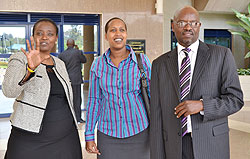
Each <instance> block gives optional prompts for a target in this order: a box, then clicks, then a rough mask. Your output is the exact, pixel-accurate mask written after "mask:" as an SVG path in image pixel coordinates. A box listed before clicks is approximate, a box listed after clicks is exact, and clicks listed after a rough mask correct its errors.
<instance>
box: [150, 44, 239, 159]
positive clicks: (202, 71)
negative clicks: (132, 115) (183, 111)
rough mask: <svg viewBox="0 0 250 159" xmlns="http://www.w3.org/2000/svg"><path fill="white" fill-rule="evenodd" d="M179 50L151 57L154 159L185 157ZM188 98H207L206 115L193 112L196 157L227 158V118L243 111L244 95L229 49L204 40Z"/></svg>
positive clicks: (151, 142) (151, 127)
mask: <svg viewBox="0 0 250 159" xmlns="http://www.w3.org/2000/svg"><path fill="white" fill-rule="evenodd" d="M178 74H179V71H178V55H177V50H176V49H175V50H173V51H170V52H167V53H165V54H163V55H162V56H160V57H158V58H157V59H156V60H154V61H153V64H152V76H151V78H152V79H151V101H150V102H151V116H150V118H151V119H150V144H151V145H150V146H151V159H181V158H182V137H181V121H180V119H177V118H176V116H175V114H174V108H175V107H176V106H177V105H178V104H179V103H180V87H179V75H178ZM187 99H188V100H200V99H203V106H204V113H205V114H204V116H203V115H201V114H200V113H198V114H195V115H191V120H192V140H193V149H194V156H195V159H229V128H228V116H229V115H230V114H233V113H235V112H237V111H239V110H240V109H241V107H242V106H243V94H242V91H241V88H240V83H239V78H238V74H237V71H236V65H235V61H234V58H233V55H232V53H231V51H230V50H229V49H228V48H225V47H221V46H216V45H210V44H205V43H203V42H201V41H200V43H199V48H198V52H197V58H196V62H195V67H194V72H193V77H192V83H191V88H190V93H189V95H188V97H187Z"/></svg>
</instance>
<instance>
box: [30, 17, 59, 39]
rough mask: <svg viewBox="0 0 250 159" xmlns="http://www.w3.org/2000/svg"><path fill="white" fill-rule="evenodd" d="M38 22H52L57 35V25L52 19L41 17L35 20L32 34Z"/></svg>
mask: <svg viewBox="0 0 250 159" xmlns="http://www.w3.org/2000/svg"><path fill="white" fill-rule="evenodd" d="M40 22H49V23H51V24H53V25H54V26H55V28H56V35H58V27H57V25H56V23H55V22H54V21H53V20H52V19H49V18H41V19H39V20H37V21H36V23H35V24H34V26H33V30H32V34H33V36H34V34H35V29H36V26H37V25H38V23H40Z"/></svg>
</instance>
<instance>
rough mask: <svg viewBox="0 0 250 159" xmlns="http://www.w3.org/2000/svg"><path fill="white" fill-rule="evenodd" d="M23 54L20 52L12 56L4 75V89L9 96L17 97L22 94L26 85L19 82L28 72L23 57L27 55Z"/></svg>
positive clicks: (4, 92)
mask: <svg viewBox="0 0 250 159" xmlns="http://www.w3.org/2000/svg"><path fill="white" fill-rule="evenodd" d="M21 54H22V53H20V52H18V53H16V54H14V55H12V56H11V57H10V59H9V63H8V67H7V69H6V72H5V75H4V80H3V84H2V91H3V94H4V95H5V96H6V97H8V98H16V97H17V96H19V95H20V94H21V92H22V90H23V89H24V87H25V85H20V84H19V83H20V82H21V81H22V80H23V79H24V78H25V76H26V74H27V70H26V64H25V61H24V60H23V59H22V58H25V57H22V56H24V55H21Z"/></svg>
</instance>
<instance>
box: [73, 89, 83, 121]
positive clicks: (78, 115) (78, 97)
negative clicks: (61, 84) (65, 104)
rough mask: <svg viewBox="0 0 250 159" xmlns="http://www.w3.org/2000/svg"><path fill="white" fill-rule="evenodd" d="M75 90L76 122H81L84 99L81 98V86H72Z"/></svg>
mask: <svg viewBox="0 0 250 159" xmlns="http://www.w3.org/2000/svg"><path fill="white" fill-rule="evenodd" d="M72 89H73V104H74V109H75V113H76V120H77V121H80V119H81V113H82V111H81V104H82V97H81V84H76V85H73V84H72Z"/></svg>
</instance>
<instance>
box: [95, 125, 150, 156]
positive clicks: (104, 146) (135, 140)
mask: <svg viewBox="0 0 250 159" xmlns="http://www.w3.org/2000/svg"><path fill="white" fill-rule="evenodd" d="M97 147H98V149H99V151H100V153H101V155H98V156H97V159H150V149H149V131H148V128H147V129H145V130H144V131H142V132H140V133H139V134H136V135H134V136H131V137H128V138H122V139H120V138H114V137H111V136H108V135H106V134H104V133H102V132H100V131H97Z"/></svg>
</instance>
